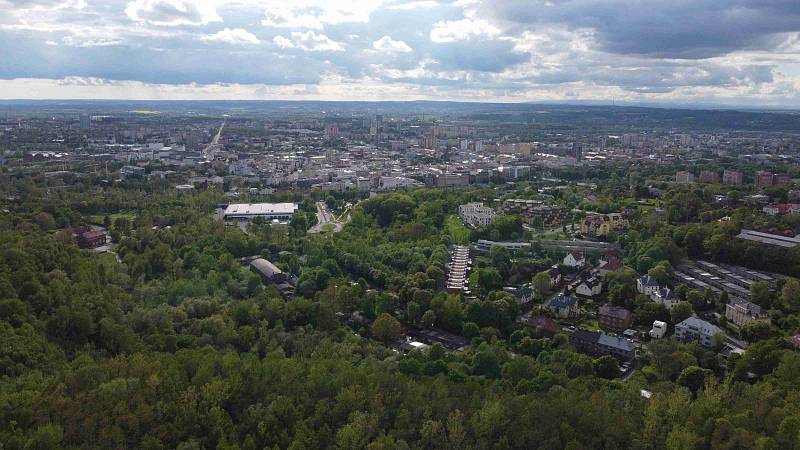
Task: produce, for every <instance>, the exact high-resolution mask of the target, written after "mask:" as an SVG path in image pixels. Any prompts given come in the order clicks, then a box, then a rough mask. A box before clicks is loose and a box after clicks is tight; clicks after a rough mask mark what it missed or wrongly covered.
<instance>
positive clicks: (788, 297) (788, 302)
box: [781, 278, 800, 312]
mask: <svg viewBox="0 0 800 450" xmlns="http://www.w3.org/2000/svg"><path fill="white" fill-rule="evenodd" d="M781 300H782V301H783V305H784V307H785V308H786V309H788V310H789V311H793V312H797V311H800V281H799V280H798V279H797V278H789V279H787V280H786V282H785V283H784V284H783V289H781Z"/></svg>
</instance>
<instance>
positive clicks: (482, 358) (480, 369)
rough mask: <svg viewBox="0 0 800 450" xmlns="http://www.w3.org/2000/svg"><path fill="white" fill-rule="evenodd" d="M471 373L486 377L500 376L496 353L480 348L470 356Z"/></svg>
mask: <svg viewBox="0 0 800 450" xmlns="http://www.w3.org/2000/svg"><path fill="white" fill-rule="evenodd" d="M472 373H474V374H475V375H483V376H485V377H487V378H499V377H500V364H499V363H498V362H497V355H495V354H494V353H493V352H491V351H489V350H481V351H479V352H478V353H476V354H475V356H474V357H473V358H472Z"/></svg>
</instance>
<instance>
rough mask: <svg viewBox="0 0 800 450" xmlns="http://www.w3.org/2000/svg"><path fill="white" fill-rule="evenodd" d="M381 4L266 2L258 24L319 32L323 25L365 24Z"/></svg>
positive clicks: (375, 0)
mask: <svg viewBox="0 0 800 450" xmlns="http://www.w3.org/2000/svg"><path fill="white" fill-rule="evenodd" d="M383 3H384V0H293V1H285V0H269V1H266V2H260V4H262V5H263V6H264V19H263V20H262V22H261V23H262V24H263V25H264V26H267V27H282V28H309V29H315V30H321V29H323V28H324V26H325V25H326V24H340V23H353V22H361V23H365V22H369V17H370V14H371V13H372V12H373V11H375V10H376V9H378V8H379V7H380V6H381V5H382V4H383Z"/></svg>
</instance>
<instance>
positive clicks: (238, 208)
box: [225, 203, 298, 216]
mask: <svg viewBox="0 0 800 450" xmlns="http://www.w3.org/2000/svg"><path fill="white" fill-rule="evenodd" d="M297 208H298V207H297V203H235V204H232V205H228V207H227V208H226V209H225V215H226V216H229V215H248V216H262V215H278V214H280V215H284V214H293V213H294V212H295V211H297Z"/></svg>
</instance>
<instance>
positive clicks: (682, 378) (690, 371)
mask: <svg viewBox="0 0 800 450" xmlns="http://www.w3.org/2000/svg"><path fill="white" fill-rule="evenodd" d="M709 375H711V371H710V370H708V369H703V368H700V367H697V366H689V367H687V368H685V369H683V370H682V371H681V374H680V375H678V381H677V382H678V384H680V385H681V386H685V387H686V388H688V389H689V390H690V391H692V393H697V391H699V390H700V389H702V388H703V386H704V385H705V383H706V378H708V376H709Z"/></svg>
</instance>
